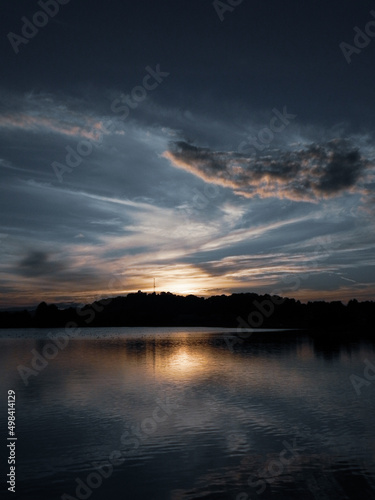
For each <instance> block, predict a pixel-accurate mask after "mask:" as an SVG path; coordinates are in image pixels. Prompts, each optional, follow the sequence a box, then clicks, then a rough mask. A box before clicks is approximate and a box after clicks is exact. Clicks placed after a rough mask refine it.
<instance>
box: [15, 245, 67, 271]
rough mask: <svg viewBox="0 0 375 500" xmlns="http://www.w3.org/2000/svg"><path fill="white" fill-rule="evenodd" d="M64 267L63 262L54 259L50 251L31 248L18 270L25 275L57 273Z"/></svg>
mask: <svg viewBox="0 0 375 500" xmlns="http://www.w3.org/2000/svg"><path fill="white" fill-rule="evenodd" d="M63 268H64V266H63V264H62V263H61V262H58V261H55V260H52V259H51V256H50V255H49V254H48V253H46V252H42V251H35V250H30V251H29V252H28V254H27V255H26V256H25V257H24V258H23V259H22V260H21V261H20V262H19V264H18V266H17V270H18V272H19V273H20V274H21V275H22V276H25V277H35V276H47V275H56V274H58V273H59V272H60V271H62V270H63Z"/></svg>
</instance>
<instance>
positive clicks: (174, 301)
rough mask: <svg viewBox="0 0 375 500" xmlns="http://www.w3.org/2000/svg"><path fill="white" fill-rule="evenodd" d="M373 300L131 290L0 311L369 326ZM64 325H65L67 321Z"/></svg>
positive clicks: (126, 321)
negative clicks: (63, 304)
mask: <svg viewBox="0 0 375 500" xmlns="http://www.w3.org/2000/svg"><path fill="white" fill-rule="evenodd" d="M374 322H375V303H374V302H358V301H357V300H351V301H350V302H349V303H348V305H344V304H343V303H341V302H324V301H319V302H308V303H307V304H302V303H301V302H300V301H299V300H295V299H290V298H282V297H278V296H270V295H258V294H255V293H239V294H232V295H230V296H226V295H221V296H213V297H208V298H202V297H196V296H194V295H188V296H187V297H184V296H179V295H173V294H172V293H165V292H162V293H160V294H156V293H152V294H147V293H142V292H138V293H130V294H128V295H127V296H124V297H122V296H120V297H115V298H108V299H102V300H99V301H96V302H93V303H92V304H88V305H85V306H83V307H68V308H58V307H57V306H56V305H54V304H50V305H47V304H46V303H45V302H42V303H40V304H39V306H38V307H37V309H36V310H35V311H34V312H30V311H26V310H25V311H6V312H0V326H1V328H28V327H37V328H52V327H66V326H67V325H69V326H70V327H72V326H80V327H85V326H90V327H95V326H222V327H233V328H238V327H240V328H304V329H312V330H314V329H319V330H322V329H330V330H340V329H341V330H342V329H346V330H348V329H351V330H353V329H358V330H364V329H370V328H372V326H373V325H374ZM69 326H68V327H69Z"/></svg>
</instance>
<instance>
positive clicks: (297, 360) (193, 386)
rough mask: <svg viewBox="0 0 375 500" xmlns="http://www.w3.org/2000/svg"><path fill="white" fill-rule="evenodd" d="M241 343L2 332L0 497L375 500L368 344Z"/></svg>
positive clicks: (188, 331) (140, 333)
mask: <svg viewBox="0 0 375 500" xmlns="http://www.w3.org/2000/svg"><path fill="white" fill-rule="evenodd" d="M228 332H233V334H232V335H230V334H229V333H228ZM64 335H65V336H64ZM52 337H53V338H54V339H55V340H54V341H53V340H52ZM246 337H247V338H246V340H242V339H241V338H239V336H238V334H237V333H236V331H235V330H227V329H223V328H86V329H82V330H81V331H80V332H76V333H75V334H74V335H70V336H69V337H68V336H66V334H64V330H63V329H52V330H22V329H17V330H0V373H1V376H0V385H1V398H0V400H1V401H0V412H1V413H0V423H1V433H2V439H1V442H2V450H1V479H2V480H1V487H0V488H1V498H20V499H32V500H34V499H35V500H36V499H37V500H44V499H46V500H55V499H62V500H72V499H88V498H92V499H93V500H109V499H114V500H117V499H124V500H126V499H129V500H138V499H139V500H193V499H202V500H203V499H204V500H221V499H222V500H224V499H228V500H248V499H256V498H261V499H263V500H268V499H274V500H279V499H301V498H303V499H304V500H309V499H312V500H314V499H319V500H320V499H321V500H327V499H330V500H332V499H340V500H343V499H355V500H357V499H366V500H371V499H375V425H374V424H375V418H374V416H375V371H374V368H375V366H374V365H375V349H374V345H373V344H371V343H369V342H365V341H361V342H360V341H359V342H357V343H346V344H340V343H331V344H330V345H327V343H326V342H323V341H322V340H320V341H319V342H317V341H314V340H312V339H311V338H309V337H308V336H307V335H306V334H304V333H293V334H289V335H287V334H285V332H282V331H280V332H263V333H262V334H261V335H260V334H259V333H258V334H256V335H255V334H254V335H251V334H248V335H247V336H246ZM56 343H57V345H59V347H57V346H56ZM54 346H55V347H54ZM8 390H14V391H15V394H16V424H15V437H16V438H17V441H16V447H15V448H16V450H15V452H16V494H13V493H10V492H9V493H8V492H7V491H6V490H7V488H8V486H9V485H6V484H5V482H6V481H5V480H4V478H5V477H6V474H7V473H9V465H8V464H7V457H8V453H7V446H6V445H7V443H10V442H12V441H11V440H7V437H9V436H8V431H7V422H6V415H7V402H8V401H7V396H8Z"/></svg>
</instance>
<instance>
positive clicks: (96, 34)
mask: <svg viewBox="0 0 375 500" xmlns="http://www.w3.org/2000/svg"><path fill="white" fill-rule="evenodd" d="M374 9H375V7H374V5H373V3H372V2H370V1H366V0H363V1H362V2H360V4H359V3H355V2H353V1H342V0H340V1H338V0H333V1H330V2H326V1H324V2H323V1H320V0H316V1H314V2H313V1H307V2H300V1H295V0H291V1H288V2H280V1H276V0H269V1H265V0H263V1H255V0H253V1H251V2H250V1H248V0H243V1H241V0H226V1H217V0H216V1H212V0H209V1H207V0H178V1H176V0H173V1H171V0H165V1H163V2H156V1H155V0H154V1H149V0H140V1H138V2H128V1H124V0H113V1H111V2H104V0H101V1H99V0H90V1H89V0H60V2H59V3H57V2H56V0H49V1H47V0H40V1H39V2H36V1H31V0H27V1H26V0H18V1H17V2H14V0H4V1H3V2H2V15H1V21H0V28H1V43H0V55H1V61H2V65H1V80H0V175H1V183H0V214H1V216H0V217H1V219H0V252H1V259H0V275H1V277H0V307H3V308H6V307H13V306H31V305H35V304H38V303H39V302H40V301H42V300H45V301H46V302H56V303H69V302H75V303H82V302H90V301H92V300H96V299H98V298H101V297H108V296H115V295H123V294H127V293H130V292H136V291H138V290H142V291H144V292H152V291H153V290H154V280H155V290H156V292H157V293H160V292H161V291H165V292H172V293H177V294H182V295H187V294H195V295H199V296H209V295H218V294H220V295H221V294H231V293H241V292H256V293H270V294H278V295H283V296H289V297H295V298H298V299H300V300H301V301H308V300H341V301H343V302H346V301H348V300H350V299H352V298H357V299H358V300H372V299H374V291H375V253H374V249H375V231H374V217H373V215H374V207H375V195H374V187H375V176H374V174H375V165H374V157H375V146H374V130H375V115H374V112H373V110H374V96H375V93H374V81H375V10H374Z"/></svg>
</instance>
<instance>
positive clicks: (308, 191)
mask: <svg viewBox="0 0 375 500" xmlns="http://www.w3.org/2000/svg"><path fill="white" fill-rule="evenodd" d="M164 156H165V157H166V158H168V159H169V160H170V161H171V162H172V164H173V165H174V166H176V167H179V168H182V169H184V170H187V171H189V172H191V173H193V174H194V175H196V176H198V177H200V178H202V179H204V180H205V181H206V182H210V183H214V184H218V185H222V186H225V187H230V188H232V189H233V190H234V191H235V193H236V194H239V195H242V196H245V197H248V198H251V197H254V196H256V195H257V196H260V197H261V198H267V197H278V198H289V199H291V200H296V201H300V200H305V201H314V200H317V199H319V198H330V197H334V196H338V195H340V194H342V193H344V192H346V191H351V190H352V189H353V188H355V187H356V186H357V183H358V182H359V181H360V179H361V178H362V176H363V174H364V173H365V171H366V169H367V168H368V167H369V161H368V160H367V159H366V158H364V157H362V156H361V154H360V152H359V150H358V149H357V148H354V147H353V146H351V144H350V143H349V141H345V140H342V139H335V140H332V141H330V142H328V143H325V144H311V145H310V146H308V147H305V148H304V149H299V150H293V151H286V152H285V151H277V152H275V151H272V155H268V156H263V157H255V158H254V157H248V156H246V155H242V154H238V153H233V152H215V151H212V150H210V149H208V148H200V147H196V146H193V145H191V144H188V143H186V142H182V141H180V142H175V143H173V144H172V146H171V148H170V150H169V151H167V152H166V153H165V154H164Z"/></svg>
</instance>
